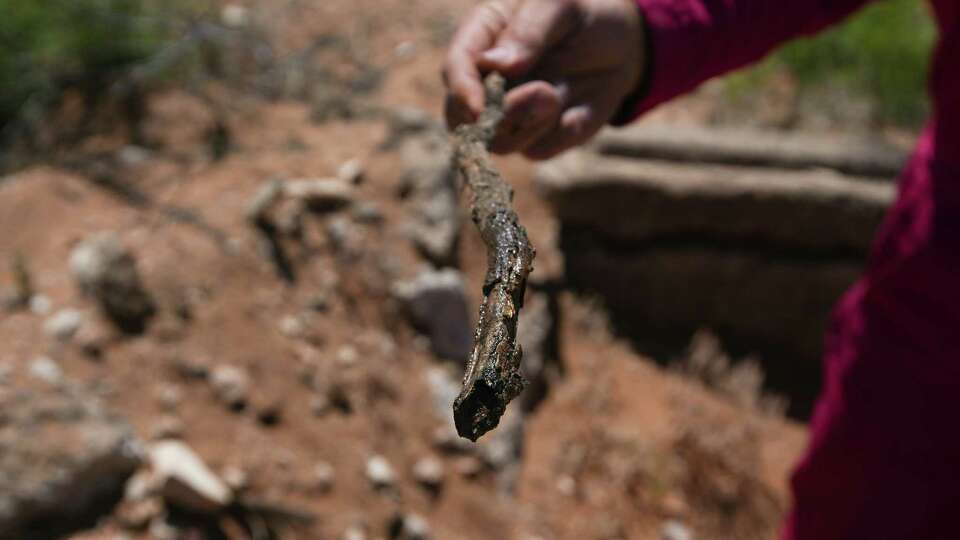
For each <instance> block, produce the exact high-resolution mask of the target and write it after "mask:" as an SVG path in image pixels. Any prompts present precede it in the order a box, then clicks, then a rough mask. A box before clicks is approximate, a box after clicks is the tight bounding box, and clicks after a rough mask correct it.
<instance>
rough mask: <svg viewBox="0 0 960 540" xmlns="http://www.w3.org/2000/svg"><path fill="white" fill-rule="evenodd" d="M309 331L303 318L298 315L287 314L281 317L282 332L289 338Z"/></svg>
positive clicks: (300, 335) (297, 336)
mask: <svg viewBox="0 0 960 540" xmlns="http://www.w3.org/2000/svg"><path fill="white" fill-rule="evenodd" d="M306 331H307V326H306V325H305V324H304V322H303V320H302V319H301V318H300V317H297V316H296V315H287V316H286V317H284V318H282V319H280V333H281V334H283V335H285V336H287V337H289V338H299V337H303V335H304V334H305V333H306Z"/></svg>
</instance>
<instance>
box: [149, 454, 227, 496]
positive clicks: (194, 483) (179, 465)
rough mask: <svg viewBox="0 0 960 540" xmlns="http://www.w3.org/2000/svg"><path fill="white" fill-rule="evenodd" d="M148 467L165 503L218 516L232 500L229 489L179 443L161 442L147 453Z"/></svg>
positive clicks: (198, 458)
mask: <svg viewBox="0 0 960 540" xmlns="http://www.w3.org/2000/svg"><path fill="white" fill-rule="evenodd" d="M149 458H150V464H151V467H152V469H153V472H154V474H156V475H157V477H158V478H159V482H160V492H161V493H162V494H163V497H164V499H165V500H166V501H167V502H168V503H169V504H172V505H174V506H178V507H181V508H184V509H187V510H192V511H194V512H201V513H213V512H217V511H219V510H221V509H223V508H224V507H226V506H227V505H228V504H230V501H231V500H232V499H233V493H232V492H231V490H230V488H229V487H227V485H226V484H225V483H224V482H223V480H221V479H220V478H219V477H218V476H217V475H216V474H214V473H213V471H211V470H210V468H209V467H207V465H206V464H205V463H204V462H203V460H201V459H200V457H199V456H197V454H195V453H194V452H193V450H191V449H190V447H189V446H187V445H186V444H184V443H182V442H180V441H160V442H157V443H154V444H153V445H152V446H151V447H150V450H149Z"/></svg>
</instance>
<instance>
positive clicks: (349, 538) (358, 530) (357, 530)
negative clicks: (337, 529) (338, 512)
mask: <svg viewBox="0 0 960 540" xmlns="http://www.w3.org/2000/svg"><path fill="white" fill-rule="evenodd" d="M340 538H341V540H367V532H366V531H365V530H364V529H363V527H361V526H359V525H353V526H351V527H350V528H349V529H347V530H345V531H343V534H342V535H341V536H340Z"/></svg>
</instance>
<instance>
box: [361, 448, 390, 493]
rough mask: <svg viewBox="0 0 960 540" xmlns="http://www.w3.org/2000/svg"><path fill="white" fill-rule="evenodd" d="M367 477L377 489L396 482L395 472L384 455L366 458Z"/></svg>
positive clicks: (387, 486)
mask: <svg viewBox="0 0 960 540" xmlns="http://www.w3.org/2000/svg"><path fill="white" fill-rule="evenodd" d="M367 479H368V480H370V483H371V484H373V486H374V487H376V488H378V489H383V488H389V487H393V485H394V483H395V482H396V474H394V472H393V467H391V466H390V462H388V461H387V459H386V458H385V457H383V456H373V457H371V458H370V459H368V460H367Z"/></svg>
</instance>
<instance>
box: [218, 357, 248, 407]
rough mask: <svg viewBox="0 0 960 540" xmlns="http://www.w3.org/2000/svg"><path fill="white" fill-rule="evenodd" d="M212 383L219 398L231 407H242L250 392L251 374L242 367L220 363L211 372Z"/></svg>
mask: <svg viewBox="0 0 960 540" xmlns="http://www.w3.org/2000/svg"><path fill="white" fill-rule="evenodd" d="M210 385H211V386H213V391H214V393H216V395H217V399H219V400H220V401H222V402H223V403H224V404H226V405H227V406H229V407H242V406H243V405H245V404H246V402H247V398H248V397H249V393H250V376H249V375H247V372H246V371H245V370H243V369H241V368H238V367H236V366H230V365H220V366H217V367H216V368H214V369H213V371H212V372H211V373H210Z"/></svg>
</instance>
